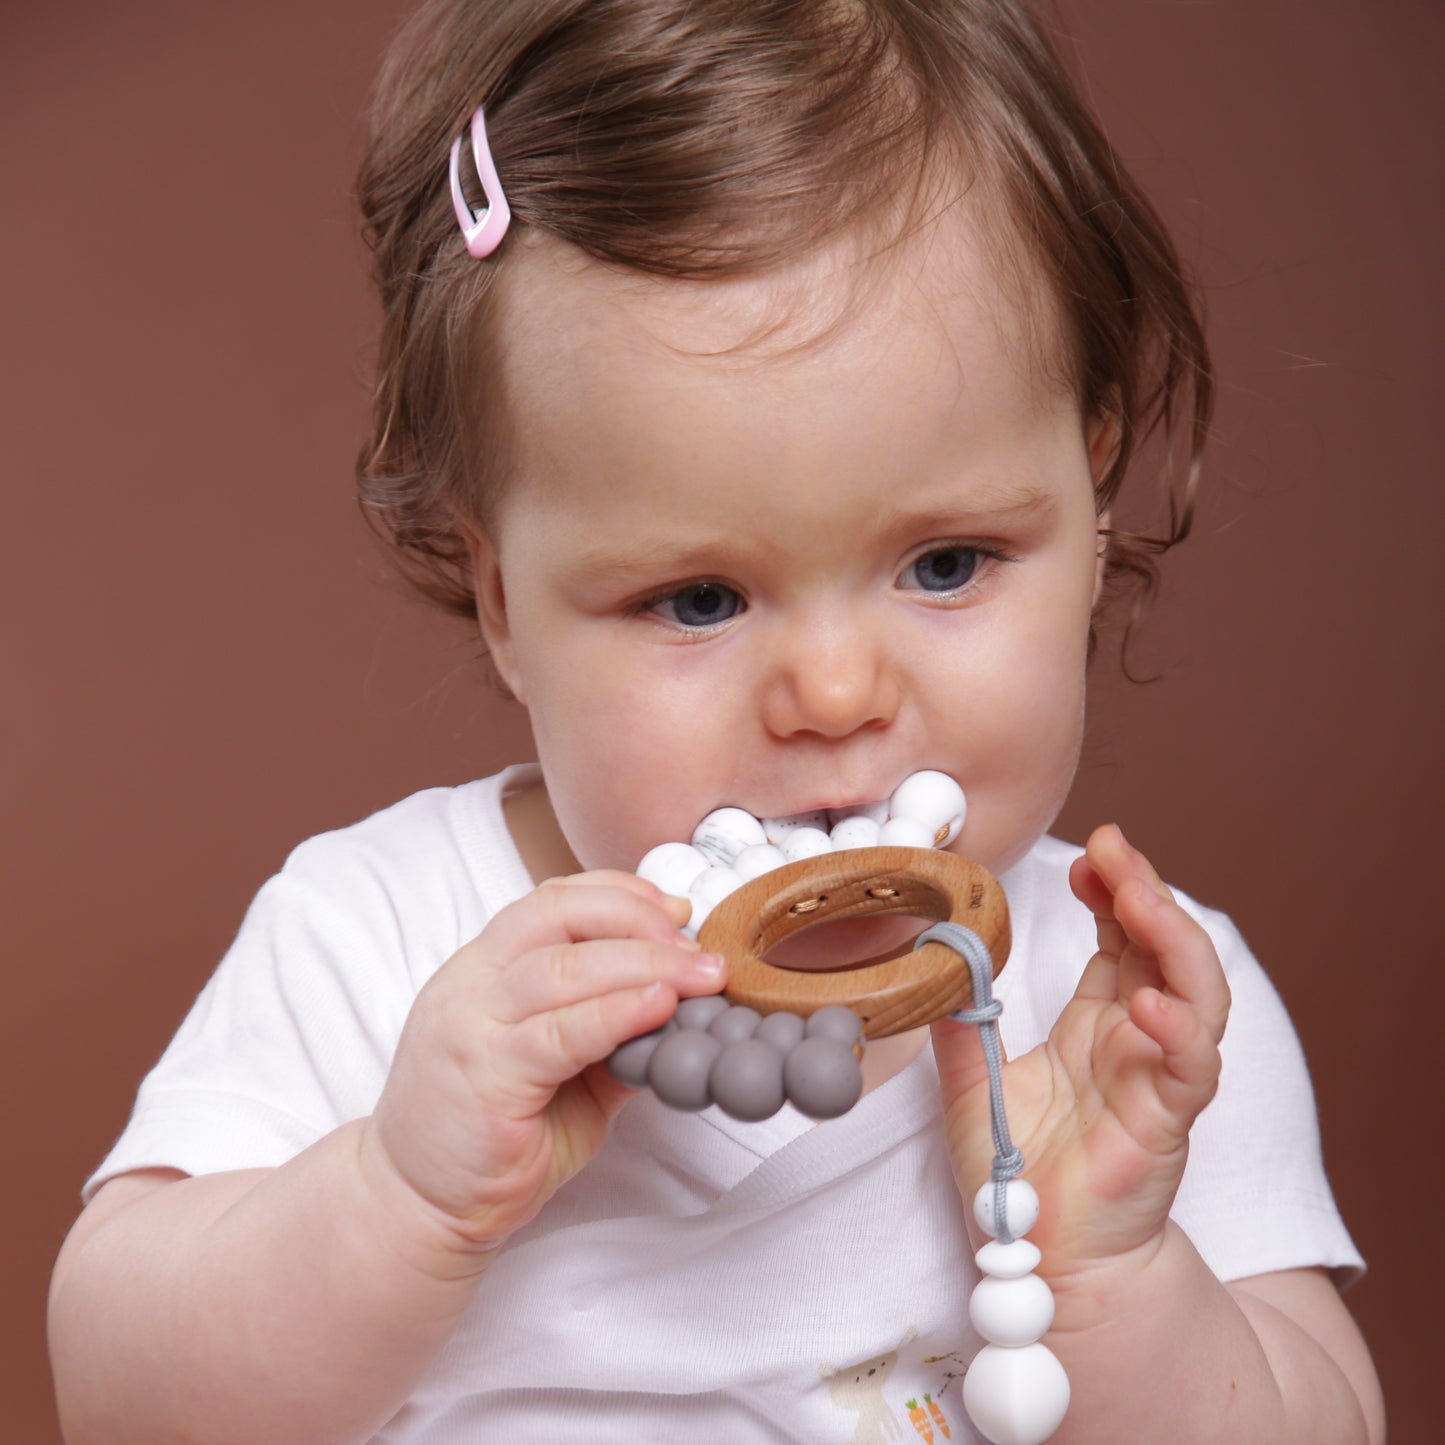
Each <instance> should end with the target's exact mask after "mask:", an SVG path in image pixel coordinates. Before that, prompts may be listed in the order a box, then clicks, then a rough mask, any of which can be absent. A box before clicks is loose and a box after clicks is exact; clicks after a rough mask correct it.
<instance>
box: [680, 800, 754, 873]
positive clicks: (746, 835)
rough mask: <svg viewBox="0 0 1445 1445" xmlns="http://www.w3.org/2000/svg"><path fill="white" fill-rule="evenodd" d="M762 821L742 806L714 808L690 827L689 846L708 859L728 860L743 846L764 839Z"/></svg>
mask: <svg viewBox="0 0 1445 1445" xmlns="http://www.w3.org/2000/svg"><path fill="white" fill-rule="evenodd" d="M767 841H768V838H767V834H766V833H764V832H763V825H762V824H761V823H760V822H758V820H757V819H756V818H755V817H753V815H752V814H751V813H749V812H745V811H744V810H743V809H742V808H715V809H714V810H713V811H712V812H711V813H709V814H708V815H707V817H706V818H704V819H703V820H702V822H701V823H699V824H698V825H697V827H696V829H694V831H693V835H692V846H693V847H694V848H696V849H697V850H698V851H699V852H700V853H702V854H704V855H705V856H706V857H707V859H708V861H709V862H712V863H722V864H729V863H731V862H732V861H733V859H734V858H736V857H737V856H738V854H739V853H741V852H742V851H743V849H744V848H748V847H751V846H752V844H754V843H766V842H767Z"/></svg>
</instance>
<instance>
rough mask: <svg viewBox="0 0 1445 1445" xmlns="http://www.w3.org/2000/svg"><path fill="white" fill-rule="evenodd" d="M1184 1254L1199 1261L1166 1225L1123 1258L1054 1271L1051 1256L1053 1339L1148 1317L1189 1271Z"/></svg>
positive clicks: (1047, 1265) (1046, 1266) (1047, 1272)
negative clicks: (1136, 1317)
mask: <svg viewBox="0 0 1445 1445" xmlns="http://www.w3.org/2000/svg"><path fill="white" fill-rule="evenodd" d="M1185 1252H1187V1254H1188V1255H1189V1256H1190V1257H1191V1258H1193V1259H1195V1260H1197V1258H1198V1256H1197V1254H1196V1252H1195V1250H1194V1247H1193V1245H1192V1244H1190V1242H1189V1239H1188V1237H1187V1236H1186V1235H1185V1234H1184V1232H1183V1231H1182V1230H1181V1229H1179V1227H1178V1226H1177V1225H1175V1224H1174V1223H1173V1221H1172V1220H1167V1219H1166V1220H1165V1222H1164V1225H1163V1228H1161V1229H1160V1231H1159V1232H1158V1233H1157V1234H1154V1235H1151V1236H1150V1237H1149V1238H1148V1239H1146V1240H1143V1241H1141V1242H1140V1243H1139V1244H1137V1245H1134V1246H1133V1247H1131V1248H1129V1249H1127V1250H1124V1251H1122V1252H1120V1253H1118V1254H1113V1255H1107V1256H1101V1257H1098V1258H1093V1259H1087V1260H1080V1261H1070V1262H1069V1263H1068V1264H1067V1265H1065V1266H1063V1267H1052V1268H1051V1262H1050V1259H1049V1257H1048V1256H1047V1255H1046V1256H1045V1258H1044V1260H1043V1262H1042V1264H1041V1265H1040V1267H1039V1274H1040V1275H1041V1276H1043V1277H1044V1278H1045V1279H1046V1280H1047V1282H1048V1285H1049V1288H1050V1289H1051V1290H1052V1291H1053V1293H1054V1322H1053V1326H1052V1328H1051V1330H1050V1333H1051V1334H1059V1333H1063V1334H1072V1333H1086V1332H1088V1331H1092V1330H1095V1329H1098V1328H1100V1327H1102V1326H1110V1325H1114V1324H1117V1322H1118V1321H1120V1320H1122V1319H1125V1318H1128V1317H1135V1316H1139V1317H1142V1316H1143V1315H1146V1314H1148V1313H1149V1312H1150V1311H1152V1310H1154V1309H1156V1308H1157V1306H1158V1302H1159V1300H1160V1298H1161V1296H1167V1295H1168V1293H1169V1291H1170V1290H1171V1289H1172V1288H1174V1287H1175V1286H1176V1285H1177V1283H1178V1279H1179V1275H1180V1272H1181V1269H1187V1265H1186V1264H1185V1261H1184V1258H1183V1256H1184V1254H1185Z"/></svg>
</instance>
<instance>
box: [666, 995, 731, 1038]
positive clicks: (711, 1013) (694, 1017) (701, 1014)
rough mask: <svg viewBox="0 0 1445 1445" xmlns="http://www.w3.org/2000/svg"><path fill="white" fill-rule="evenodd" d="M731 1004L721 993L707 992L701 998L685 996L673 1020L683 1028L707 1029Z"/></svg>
mask: <svg viewBox="0 0 1445 1445" xmlns="http://www.w3.org/2000/svg"><path fill="white" fill-rule="evenodd" d="M729 1007H730V1005H729V1003H728V1001H727V1000H726V999H725V998H724V997H723V996H722V995H721V994H720V993H705V994H703V995H701V997H699V998H685V999H683V1001H682V1002H681V1003H680V1004H678V1006H677V1011H676V1012H675V1013H674V1014H673V1016H672V1021H673V1022H674V1023H675V1024H676V1025H677V1026H678V1027H679V1028H683V1029H705V1028H706V1027H707V1026H708V1025H709V1024H710V1023H711V1022H712V1021H713V1020H714V1019H715V1018H716V1017H717V1016H718V1015H719V1014H722V1013H726V1012H727V1011H728V1009H729Z"/></svg>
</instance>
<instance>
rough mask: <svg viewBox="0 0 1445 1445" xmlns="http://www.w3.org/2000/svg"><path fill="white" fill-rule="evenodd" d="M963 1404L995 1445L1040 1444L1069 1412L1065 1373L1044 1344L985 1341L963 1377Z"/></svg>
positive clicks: (972, 1418) (1067, 1386)
mask: <svg viewBox="0 0 1445 1445" xmlns="http://www.w3.org/2000/svg"><path fill="white" fill-rule="evenodd" d="M963 1407H964V1409H965V1410H967V1411H968V1417H969V1419H970V1420H972V1421H973V1423H974V1424H975V1425H976V1426H978V1428H979V1430H980V1431H981V1432H982V1433H983V1434H985V1435H987V1436H988V1438H989V1439H990V1440H992V1441H993V1442H994V1445H1043V1442H1044V1441H1045V1440H1047V1439H1048V1438H1049V1436H1050V1435H1052V1434H1053V1433H1054V1431H1055V1430H1057V1429H1058V1428H1059V1426H1060V1425H1062V1424H1063V1422H1064V1416H1065V1414H1067V1412H1068V1408H1069V1377H1068V1376H1067V1375H1066V1374H1065V1373H1064V1367H1063V1366H1062V1365H1061V1364H1060V1363H1059V1362H1058V1360H1057V1359H1056V1358H1055V1357H1054V1353H1053V1351H1052V1350H1050V1349H1049V1347H1048V1346H1047V1345H1037V1344H1035V1345H1024V1346H1023V1347H1022V1348H1021V1349H1009V1348H1006V1347H1004V1346H1001V1345H985V1346H984V1347H983V1348H982V1349H981V1350H980V1351H979V1352H978V1354H976V1355H975V1356H974V1357H973V1360H972V1362H971V1363H970V1365H969V1367H968V1373H967V1374H966V1375H965V1376H964V1377H963Z"/></svg>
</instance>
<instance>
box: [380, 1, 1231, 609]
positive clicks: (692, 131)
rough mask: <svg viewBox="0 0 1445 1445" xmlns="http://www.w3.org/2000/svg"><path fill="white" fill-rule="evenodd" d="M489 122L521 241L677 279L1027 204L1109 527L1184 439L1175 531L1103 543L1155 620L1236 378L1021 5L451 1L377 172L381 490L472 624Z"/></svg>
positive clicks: (486, 306)
mask: <svg viewBox="0 0 1445 1445" xmlns="http://www.w3.org/2000/svg"><path fill="white" fill-rule="evenodd" d="M480 103H484V104H485V106H486V113H487V129H488V134H489V138H490V141H491V148H492V154H493V157H494V159H495V162H496V166H497V170H498V172H499V174H500V176H501V178H502V182H503V185H504V187H505V189H506V192H507V197H508V200H509V202H510V204H511V207H512V215H513V222H512V224H513V226H514V227H518V226H524V227H535V228H537V229H538V230H540V231H543V232H547V233H550V234H551V235H553V236H555V237H558V238H560V239H562V240H563V241H566V242H568V243H570V244H571V245H573V246H575V247H578V248H579V249H580V250H581V251H582V252H584V253H585V254H587V255H588V256H590V257H593V258H595V259H597V260H599V261H602V262H604V263H607V264H609V265H613V266H619V267H626V268H631V269H633V270H635V271H638V272H641V273H646V274H649V275H652V276H660V277H682V278H687V279H691V280H699V279H702V280H705V279H708V278H716V277H725V276H736V275H739V274H745V273H759V272H766V271H767V270H768V269H770V268H773V267H776V266H778V265H780V264H781V263H783V262H784V261H786V260H789V259H792V258H795V257H797V256H800V255H806V254H807V253H808V252H809V251H810V250H811V249H814V248H817V247H819V246H821V245H822V244H823V243H824V242H826V241H828V240H829V239H831V238H833V237H835V236H837V235H839V234H841V233H844V232H846V231H847V230H848V228H849V227H851V226H855V225H856V224H857V218H858V217H859V216H863V215H870V214H877V212H878V209H879V207H880V205H886V203H887V202H889V201H891V200H896V199H899V198H905V199H906V194H907V192H908V190H909V188H910V187H912V188H913V190H914V191H915V193H916V194H921V189H922V188H921V178H922V177H923V176H924V175H925V174H927V173H929V172H930V171H936V170H937V169H938V166H939V164H940V158H943V163H945V164H954V165H955V167H956V166H957V165H958V164H960V163H961V164H962V166H963V167H964V168H965V169H966V172H967V173H968V175H969V178H970V179H972V180H976V181H982V182H983V183H984V184H985V185H986V186H987V187H988V188H989V190H990V193H991V194H992V195H994V196H996V197H997V198H998V200H999V202H1000V203H1001V207H1002V210H1003V214H1004V216H1005V217H1006V225H1007V228H1008V231H1009V236H1008V238H1007V245H1005V246H1004V248H1003V249H1004V252H1005V255H1007V251H1008V247H1010V246H1011V247H1014V248H1017V249H1016V254H1015V257H1014V267H1015V269H1016V270H1019V271H1027V272H1028V273H1029V276H1030V277H1031V278H1037V277H1040V276H1041V277H1042V278H1043V279H1044V281H1045V283H1046V289H1047V290H1048V291H1049V292H1050V293H1051V294H1050V301H1051V304H1052V309H1053V314H1054V316H1055V317H1056V318H1057V320H1056V325H1055V326H1054V327H1052V328H1051V329H1052V330H1054V331H1055V332H1057V333H1058V336H1059V340H1060V341H1061V343H1062V345H1061V348H1060V349H1061V350H1062V351H1063V352H1064V355H1063V356H1062V357H1059V358H1056V365H1059V364H1061V365H1062V367H1063V369H1064V372H1065V374H1066V376H1067V377H1068V379H1069V383H1070V384H1071V385H1072V386H1073V388H1074V389H1075V392H1076V395H1077V398H1078V401H1079V405H1080V408H1081V411H1082V413H1083V415H1084V416H1085V417H1090V418H1093V417H1108V418H1110V419H1111V420H1112V422H1113V424H1114V428H1115V433H1116V436H1117V446H1116V447H1115V450H1114V452H1113V454H1112V457H1111V458H1110V460H1109V462H1108V463H1107V465H1106V466H1105V467H1104V468H1103V469H1102V471H1101V473H1100V475H1099V476H1098V478H1097V481H1096V488H1095V490H1096V498H1097V510H1098V511H1099V513H1100V514H1101V515H1102V514H1103V513H1104V512H1105V510H1106V509H1108V508H1110V507H1111V506H1112V505H1113V503H1114V500H1115V498H1116V496H1117V495H1118V493H1119V489H1120V487H1121V485H1122V483H1123V480H1124V477H1125V474H1126V472H1127V471H1128V468H1129V465H1130V462H1131V460H1133V459H1134V458H1135V456H1136V453H1137V452H1138V450H1139V448H1140V447H1141V445H1142V444H1143V442H1144V441H1145V439H1147V438H1148V437H1149V436H1151V435H1152V434H1154V433H1156V432H1159V433H1161V434H1162V437H1163V439H1164V441H1165V443H1166V445H1165V449H1164V450H1165V464H1164V467H1163V469H1162V473H1163V474H1162V477H1161V482H1160V485H1161V488H1162V492H1163V495H1164V497H1165V498H1166V499H1167V501H1166V505H1167V512H1168V525H1167V528H1165V529H1164V530H1163V531H1162V532H1161V533H1160V534H1158V535H1147V534H1140V533H1136V532H1124V531H1118V530H1105V531H1104V532H1103V535H1104V536H1105V537H1106V538H1107V539H1108V545H1107V554H1106V559H1107V560H1106V579H1105V580H1106V590H1107V591H1108V593H1109V594H1110V595H1115V594H1118V593H1119V592H1123V591H1128V592H1132V593H1133V595H1134V598H1135V615H1136V616H1137V613H1138V610H1139V608H1140V607H1142V605H1143V602H1144V600H1145V599H1146V598H1147V596H1148V594H1149V593H1150V592H1151V591H1152V589H1153V586H1154V583H1155V579H1156V570H1155V558H1156V557H1157V555H1158V554H1159V553H1161V552H1163V551H1164V550H1166V549H1167V548H1168V547H1170V546H1172V545H1173V544H1174V543H1175V542H1178V541H1181V540H1182V539H1183V538H1184V537H1185V536H1186V535H1187V533H1188V530H1189V524H1190V518H1191V516H1192V512H1193V504H1194V491H1195V487H1196V483H1197V477H1198V472H1199V465H1200V457H1201V452H1202V449H1203V444H1204V440H1205V435H1206V431H1207V427H1208V421H1209V415H1210V408H1211V400H1212V380H1211V374H1210V367H1209V355H1208V351H1207V348H1206V344H1205V340H1204V332H1203V326H1202V322H1201V317H1200V314H1199V310H1198V304H1197V301H1196V299H1195V297H1194V295H1193V292H1192V289H1191V287H1190V286H1189V284H1188V283H1187V282H1186V280H1185V277H1184V275H1183V272H1182V268H1181V266H1180V262H1179V258H1178V256H1177V254H1176V251H1175V248H1174V245H1173V243H1172V241H1171V240H1170V238H1169V235H1168V233H1167V231H1166V229H1165V227H1164V225H1163V223H1162V222H1161V220H1160V218H1159V217H1158V215H1157V214H1156V213H1155V211H1154V209H1153V208H1152V206H1151V205H1150V204H1149V202H1148V201H1147V200H1146V199H1145V198H1144V196H1143V195H1142V193H1141V192H1140V191H1139V189H1138V187H1137V186H1136V185H1135V183H1134V182H1133V181H1132V180H1131V179H1130V177H1129V175H1128V173H1127V172H1126V170H1125V168H1124V166H1123V165H1122V164H1121V162H1120V160H1119V158H1118V156H1117V155H1116V154H1115V153H1114V151H1113V149H1112V148H1111V146H1110V145H1109V143H1108V141H1107V140H1106V139H1105V137H1104V135H1103V133H1102V132H1101V130H1100V129H1099V127H1098V125H1097V124H1096V123H1095V121H1094V120H1093V118H1092V117H1091V116H1090V114H1089V112H1088V110H1087V108H1086V107H1085V106H1084V104H1083V103H1082V101H1081V100H1080V98H1079V96H1078V95H1077V93H1076V91H1075V89H1074V86H1073V84H1072V83H1071V81H1070V80H1069V78H1068V75H1067V74H1066V72H1065V69H1064V67H1063V65H1062V64H1061V62H1060V60H1059V58H1058V56H1057V55H1056V54H1055V52H1054V50H1053V49H1052V47H1051V46H1050V44H1049V42H1048V40H1047V38H1046V37H1045V35H1044V33H1043V31H1042V30H1041V28H1040V26H1039V25H1038V23H1037V22H1036V21H1035V20H1034V19H1033V18H1032V17H1031V16H1030V15H1029V13H1028V12H1027V11H1026V10H1025V9H1024V7H1023V6H1022V5H1021V4H1018V3H1015V0H817V3H809V0H428V3H426V4H424V5H423V6H422V8H421V9H420V10H419V11H418V12H417V13H416V14H415V16H414V17H413V18H412V19H411V21H410V22H409V23H408V24H407V26H406V27H405V29H404V30H403V31H402V32H401V34H400V35H399V36H398V38H397V40H396V42H395V44H394V45H393V46H392V48H391V50H390V51H389V53H388V55H387V58H386V61H385V64H384V67H383V70H382V74H381V78H380V82H379V84H378V89H377V95H376V100H375V104H374V107H373V111H372V116H371V130H370V139H369V144H368V146H367V150H366V155H365V159H364V162H363V165H362V169H361V174H360V177H359V196H360V202H361V208H362V212H363V216H364V220H365V235H366V238H367V241H368V244H369V245H370V246H371V248H372V251H373V253H374V257H375V271H376V277H377V282H378V285H379V287H380V291H381V299H382V309H383V327H382V337H381V346H380V352H379V356H378V365H377V375H376V381H375V392H374V398H373V429H372V435H371V438H370V440H369V441H368V443H367V444H366V446H365V448H364V449H363V451H362V454H361V457H360V459H359V464H358V480H359V485H360V491H361V497H362V501H363V505H364V507H365V509H366V512H367V514H368V516H369V517H370V518H371V519H372V520H373V521H374V522H375V523H376V524H377V525H378V526H379V527H380V528H381V529H382V531H383V532H384V533H385V535H387V536H388V537H389V539H390V540H391V541H392V542H394V543H395V545H396V548H397V549H398V553H397V555H398V558H399V560H400V563H401V565H402V568H403V572H404V573H405V575H406V576H407V577H408V579H409V580H410V581H411V582H412V583H413V585H415V587H416V588H417V589H418V590H419V591H420V592H421V593H422V594H423V595H424V596H426V597H427V598H429V599H430V600H432V601H433V602H436V603H438V604H440V605H441V606H443V607H445V608H446V609H448V610H450V611H453V612H456V613H459V614H461V615H464V616H472V615H473V607H474V601H473V594H472V586H471V578H470V562H469V550H468V544H467V539H466V535H465V532H464V531H463V525H464V524H465V523H466V522H467V521H471V522H474V523H478V524H480V525H485V524H486V521H487V519H488V517H489V516H490V515H491V513H492V509H493V508H494V506H495V504H496V500H497V498H498V497H499V496H500V495H501V493H502V490H503V488H504V485H505V482H506V446H505V437H506V418H505V416H504V415H502V414H501V406H500V400H499V397H498V395H497V392H498V390H499V388H497V387H496V386H495V385H494V384H493V382H494V378H495V376H496V374H497V364H496V359H497V357H498V356H499V354H500V339H499V338H497V337H496V336H495V335H494V334H493V332H494V328H492V327H490V326H489V320H490V316H491V311H492V306H491V304H490V298H491V297H492V294H493V292H494V288H495V287H496V285H497V283H498V278H499V277H501V276H503V275H505V273H506V269H507V254H508V249H509V248H508V246H507V245H506V244H505V243H504V244H503V246H502V247H501V249H500V250H499V251H498V252H497V253H496V254H495V255H494V256H493V257H492V258H490V259H488V260H486V261H480V262H479V261H475V260H473V259H472V258H471V256H470V255H469V254H468V253H467V251H466V249H465V246H464V244H463V240H462V236H461V233H460V231H459V228H458V226H457V224H456V219H455V216H454V214H453V209H452V203H451V198H450V193H449V188H448V183H447V156H448V151H449V149H450V145H451V141H452V139H453V138H454V137H455V136H456V135H457V134H458V133H460V131H461V130H462V128H463V127H464V126H465V124H466V122H467V119H468V117H469V116H470V115H471V112H472V110H473V109H474V108H475V107H476V106H477V105H478V104H480ZM740 216H746V217H753V218H764V219H759V220H756V221H754V222H752V223H750V224H748V225H746V226H742V227H740V226H739V224H738V218H739V217H740ZM1176 452H1178V453H1182V454H1184V455H1185V456H1187V461H1186V462H1185V464H1184V465H1183V466H1182V467H1170V466H1169V464H1168V459H1169V458H1170V457H1172V456H1174V455H1175V454H1176Z"/></svg>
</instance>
